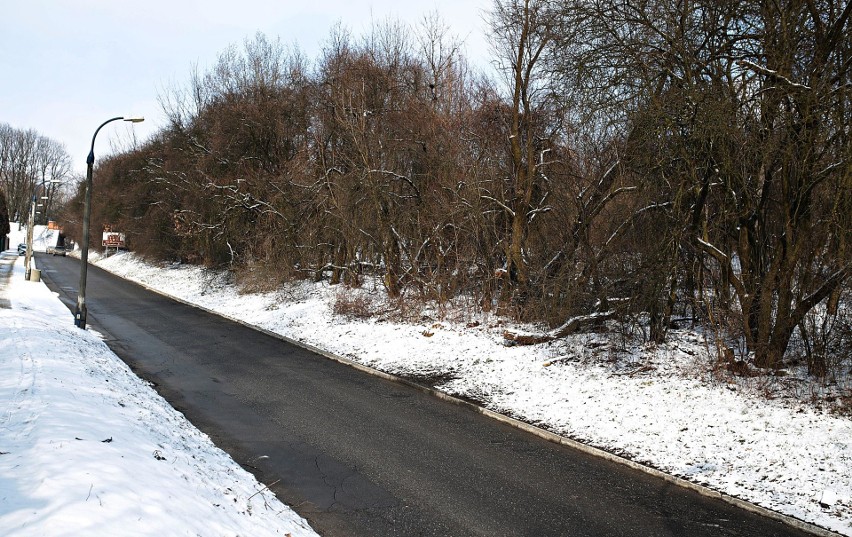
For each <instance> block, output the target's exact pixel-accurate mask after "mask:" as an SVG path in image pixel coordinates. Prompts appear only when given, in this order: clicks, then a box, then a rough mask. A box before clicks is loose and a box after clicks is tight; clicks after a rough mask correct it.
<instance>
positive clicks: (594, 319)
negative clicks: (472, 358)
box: [503, 311, 615, 345]
mask: <svg viewBox="0 0 852 537" xmlns="http://www.w3.org/2000/svg"><path fill="white" fill-rule="evenodd" d="M613 317H615V312H614V311H602V312H598V313H592V314H589V315H578V316H576V317H571V318H570V319H568V320H567V321H565V322H564V323H563V324H562V326H559V327H558V328H554V329H553V330H551V331H550V332H547V333H546V334H525V333H520V332H512V331H510V330H506V331H504V332H503V339H504V340H506V342H511V343H510V344H512V345H537V344H539V343H547V342H548V341H553V340H554V339H559V338H562V337H565V336H567V335H570V334H574V333H576V332H579V331H580V329H581V328H583V327H584V326H587V325H590V324H597V323H601V322H603V321H608V320H609V319H612V318H613Z"/></svg>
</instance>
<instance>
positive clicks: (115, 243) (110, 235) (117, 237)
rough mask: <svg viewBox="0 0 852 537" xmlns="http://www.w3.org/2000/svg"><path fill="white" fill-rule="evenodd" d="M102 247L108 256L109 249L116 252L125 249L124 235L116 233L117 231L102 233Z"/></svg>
mask: <svg viewBox="0 0 852 537" xmlns="http://www.w3.org/2000/svg"><path fill="white" fill-rule="evenodd" d="M103 247H104V252H105V253H106V254H107V255H109V249H110V248H115V251H116V252H118V250H119V249H123V248H127V244H126V242H125V236H124V233H118V232H117V231H104V235H103Z"/></svg>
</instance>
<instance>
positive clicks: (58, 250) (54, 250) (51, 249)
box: [47, 246, 67, 256]
mask: <svg viewBox="0 0 852 537" xmlns="http://www.w3.org/2000/svg"><path fill="white" fill-rule="evenodd" d="M66 252H67V251H66V250H65V247H64V246H48V247H47V253H49V254H51V255H61V256H64V255H65V254H66Z"/></svg>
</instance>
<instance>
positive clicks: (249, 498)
mask: <svg viewBox="0 0 852 537" xmlns="http://www.w3.org/2000/svg"><path fill="white" fill-rule="evenodd" d="M279 481H281V480H280V479H276V480H275V481H273V482H272V483H270V484H268V485H263V488H262V489H260V490H259V491H257V492H255V493H254V494H252V495H251V496H249V497H248V498H247V499H246V501H248V500H251V499H252V498H254V497H255V496H257V495H258V494H260V493H261V492H263V491H264V490H267V489H268V488H269V487H271V486H273V485H275V484H277V483H278V482H279Z"/></svg>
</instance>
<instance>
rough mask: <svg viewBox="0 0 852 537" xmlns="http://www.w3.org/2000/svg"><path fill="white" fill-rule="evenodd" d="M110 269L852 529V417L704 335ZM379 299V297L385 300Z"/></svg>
mask: <svg viewBox="0 0 852 537" xmlns="http://www.w3.org/2000/svg"><path fill="white" fill-rule="evenodd" d="M97 264H98V265H99V266H100V267H102V268H105V269H107V270H109V271H111V272H113V273H115V274H117V275H119V276H122V277H125V278H127V279H130V280H133V281H136V282H139V283H141V284H143V285H146V286H148V287H150V288H152V289H156V290H158V291H160V292H163V293H165V294H168V295H171V296H174V297H176V298H179V299H181V300H184V301H186V302H189V303H193V304H197V305H199V306H202V307H204V308H206V309H209V310H212V311H216V312H219V313H221V314H223V315H225V316H228V317H231V318H235V319H239V320H241V321H243V322H246V323H248V324H253V325H256V326H259V327H262V328H264V329H266V330H269V331H272V332H275V333H278V334H281V335H283V336H286V337H288V338H291V339H294V340H297V341H302V342H304V343H307V344H310V345H312V346H315V347H318V348H321V349H324V350H326V351H328V352H332V353H334V354H337V355H340V356H343V357H346V358H348V359H351V360H353V361H356V362H359V363H361V364H364V365H367V366H370V367H373V368H375V369H378V370H381V371H384V372H387V373H391V374H396V375H400V376H405V377H409V378H412V377H413V378H419V379H423V381H424V382H428V383H430V384H434V385H436V387H437V388H438V389H440V390H442V391H444V392H447V393H449V394H452V395H457V396H461V397H466V398H472V399H475V400H478V401H481V402H483V404H484V406H486V407H487V408H489V409H491V410H495V411H497V412H500V413H503V414H506V415H510V416H512V417H515V418H518V419H521V420H523V421H526V422H528V423H532V424H534V425H538V426H541V427H544V428H546V429H549V430H551V431H553V432H555V433H557V434H560V435H563V436H567V437H570V438H573V439H575V440H579V441H582V442H584V443H587V444H590V445H593V446H595V447H599V448H602V449H605V450H607V451H610V452H613V453H617V454H619V455H622V456H624V457H627V458H629V459H631V460H634V461H637V462H641V463H644V464H647V465H649V466H652V467H654V468H657V469H659V470H662V471H664V472H667V473H669V474H671V475H675V476H678V477H682V478H684V479H687V480H690V481H692V482H695V483H699V484H702V485H705V486H708V487H710V488H712V489H715V490H717V491H719V492H722V493H725V494H727V495H730V496H734V497H737V498H740V499H743V500H746V501H749V502H752V503H754V504H757V505H760V506H762V507H765V508H768V509H771V510H774V511H776V512H780V513H783V514H786V515H790V516H793V517H795V518H798V519H800V520H804V521H806V522H810V523H812V524H815V525H818V526H821V527H824V528H828V529H831V530H833V531H836V532H839V533H842V534H845V535H852V421H850V420H849V419H846V418H842V417H837V416H835V415H831V414H830V413H828V412H823V411H819V410H816V409H814V408H812V407H809V406H807V405H803V404H801V403H800V402H799V401H797V400H795V399H784V398H778V399H775V400H764V399H761V398H759V397H756V396H755V395H754V393H753V392H751V391H749V389H748V386H744V385H740V384H737V383H735V382H732V381H730V380H725V379H722V380H718V379H715V378H714V377H713V375H712V374H709V373H708V371H709V370H710V362H711V360H710V358H709V355H708V345H707V342H706V341H704V338H703V337H702V336H701V335H700V334H698V333H695V332H691V331H680V332H677V331H676V332H674V333H673V334H672V337H671V342H670V343H668V344H665V345H661V346H656V347H655V346H643V345H633V346H630V344H619V345H616V344H615V343H614V341H613V340H614V339H617V337H614V336H612V335H607V334H579V335H576V336H571V337H568V338H563V339H562V340H560V341H556V342H552V343H549V344H544V345H537V346H531V347H506V346H504V345H502V337H501V334H502V333H503V329H504V328H505V326H504V325H503V321H501V320H500V319H496V318H483V319H481V320H479V321H477V322H469V320H468V322H451V321H447V320H437V316H434V317H435V319H430V318H425V317H424V319H423V320H422V322H420V323H418V324H410V323H408V324H406V323H398V322H392V321H391V320H389V319H386V318H381V317H377V318H373V319H370V320H358V319H350V318H345V317H341V316H338V315H335V314H334V313H333V308H334V303H335V300H336V297H337V293H338V291H337V289H336V288H334V287H330V286H329V285H327V284H326V283H308V282H301V283H295V284H290V285H287V286H284V287H282V288H281V289H280V290H278V291H276V292H272V293H259V294H241V293H239V292H238V290H237V288H236V287H235V286H234V285H233V283H232V282H231V281H230V279H229V277H228V275H227V274H222V273H215V272H210V271H206V270H204V269H201V268H199V267H193V266H186V265H156V266H155V265H151V264H148V263H145V262H143V261H142V260H140V259H139V258H137V257H135V256H134V255H132V254H119V255H115V256H112V257H108V258H104V259H100V260H97ZM367 294H368V295H369V292H368V293H367ZM380 295H381V293H380V291H379V292H377V293H375V294H374V295H369V296H367V299H368V300H377V301H381V296H380ZM615 347H619V348H617V349H616V348H615ZM625 356H626V357H627V358H626V359H625Z"/></svg>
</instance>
